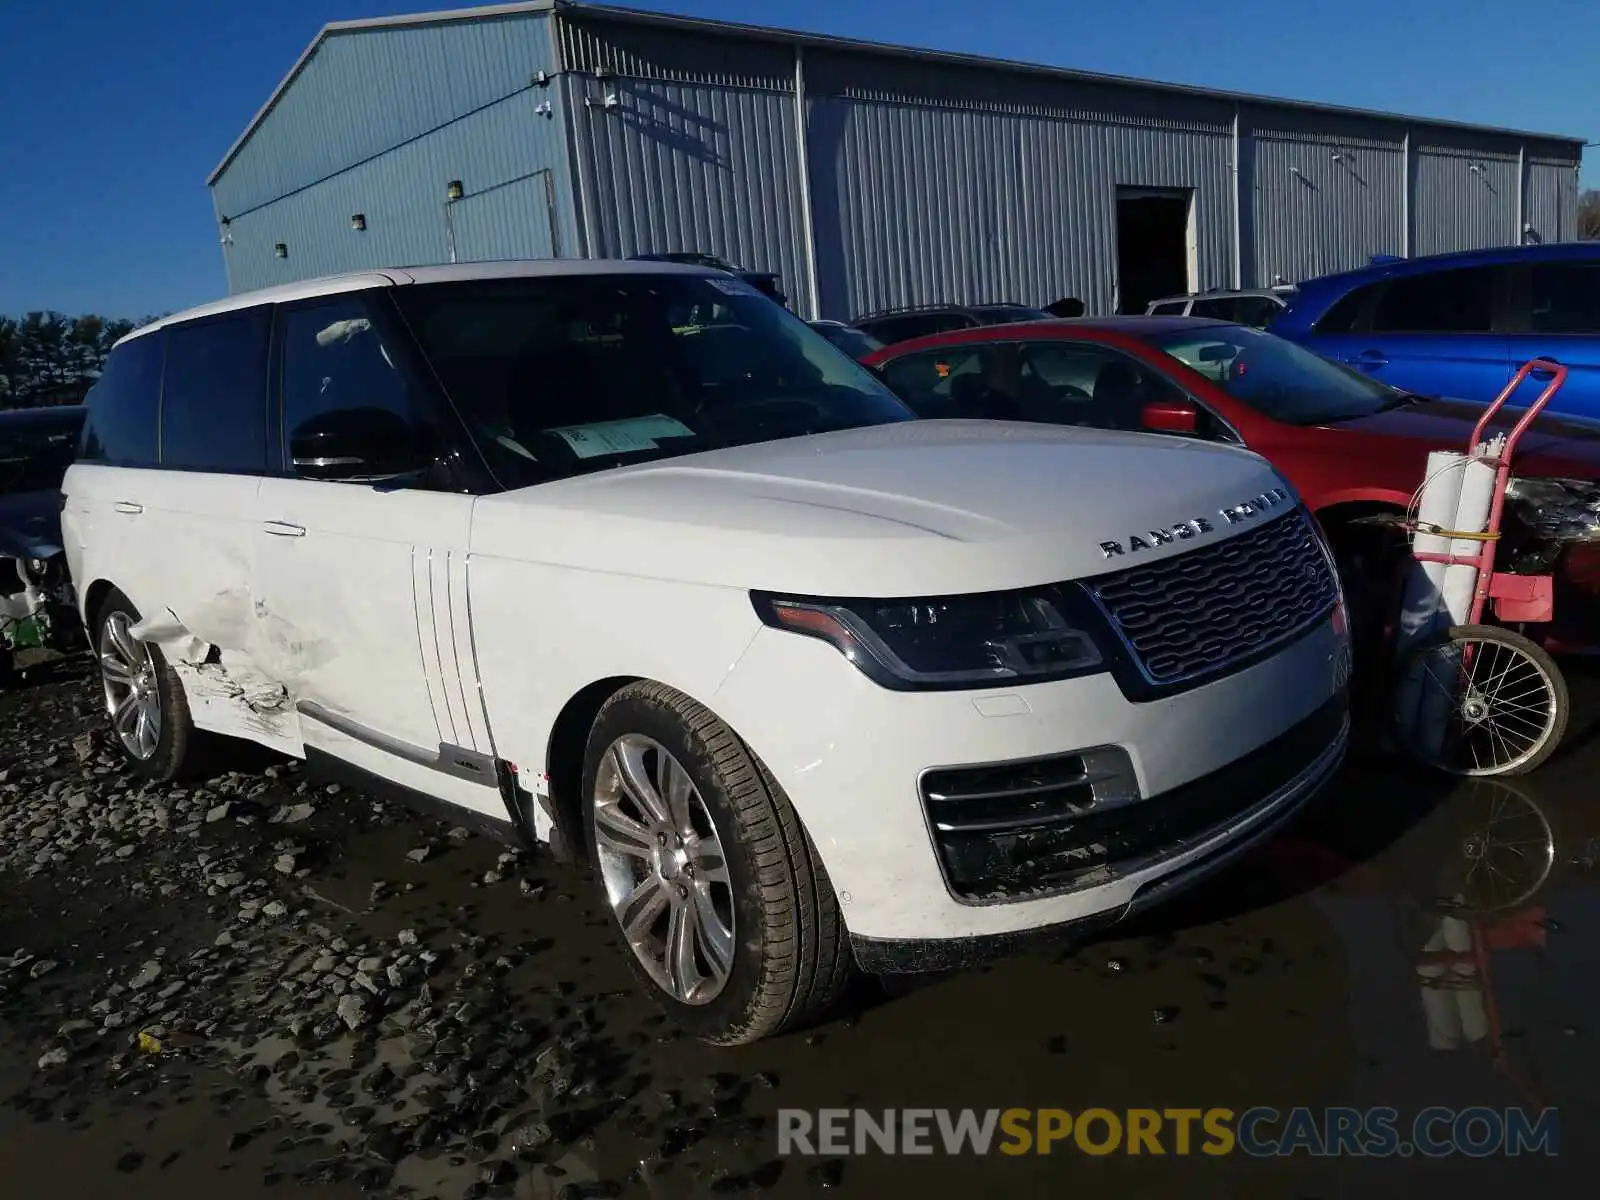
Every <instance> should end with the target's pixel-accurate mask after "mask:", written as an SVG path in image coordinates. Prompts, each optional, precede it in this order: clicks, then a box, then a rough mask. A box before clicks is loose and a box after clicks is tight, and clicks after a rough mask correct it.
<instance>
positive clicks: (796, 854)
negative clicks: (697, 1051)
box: [584, 683, 853, 1046]
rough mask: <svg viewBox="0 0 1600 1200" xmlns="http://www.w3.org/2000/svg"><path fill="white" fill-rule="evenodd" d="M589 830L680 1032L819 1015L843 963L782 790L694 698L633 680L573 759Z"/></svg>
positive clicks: (842, 978)
mask: <svg viewBox="0 0 1600 1200" xmlns="http://www.w3.org/2000/svg"><path fill="white" fill-rule="evenodd" d="M584 796H585V798H586V800H587V803H586V805H585V827H586V829H585V832H586V834H587V837H588V843H589V851H590V857H591V861H592V862H593V864H594V869H595V873H596V875H597V876H598V878H599V882H600V885H601V889H602V893H603V896H604V899H605V902H606V906H607V908H609V909H610V910H611V913H612V917H613V921H614V924H615V928H616V930H617V933H618V935H619V937H620V939H621V941H622V944H623V947H624V949H625V951H626V953H627V956H628V960H629V965H630V966H631V967H632V968H633V971H634V974H635V975H636V976H637V977H638V978H639V979H640V981H641V982H642V983H643V984H644V985H645V986H646V987H647V988H648V989H649V990H650V992H651V993H652V994H653V995H654V997H655V998H656V1000H657V1001H658V1002H659V1003H660V1004H661V1005H662V1006H663V1007H664V1008H665V1009H666V1010H667V1011H668V1012H669V1013H670V1014H671V1015H672V1016H673V1017H674V1018H675V1019H676V1020H677V1022H678V1023H679V1024H680V1025H681V1026H682V1027H683V1028H685V1029H686V1030H688V1031H689V1032H690V1033H692V1034H694V1035H695V1036H696V1037H699V1038H701V1039H702V1040H703V1041H706V1042H710V1043H712V1044H713V1045H724V1046H727V1045H739V1044H743V1043H747V1042H754V1041H757V1040H759V1039H761V1038H764V1037H767V1036H770V1035H772V1034H775V1033H778V1032H780V1031H782V1030H785V1029H790V1028H794V1027H795V1026H797V1025H801V1024H804V1023H806V1022H809V1021H811V1020H814V1019H815V1018H817V1017H818V1016H820V1015H822V1014H823V1013H824V1012H826V1011H827V1010H828V1009H829V1008H830V1007H832V1006H833V1004H834V1003H835V1002H836V1001H837V999H838V997H839V996H840V994H841V993H842V992H843V990H844V987H845V985H846V983H847V982H848V980H849V977H850V974H851V970H852V967H853V959H852V957H851V953H850V948H849V943H848V940H847V937H846V934H845V929H844V922H843V920H842V919H841V917H840V915H839V908H838V901H837V899H836V898H835V896H834V893H833V888H832V885H831V884H830V883H829V881H828V876H827V873H826V872H825V871H824V870H823V867H822V863H821V861H820V860H819V859H818V857H817V853H816V849H815V847H814V846H812V844H811V840H810V839H809V838H808V837H807V836H806V833H805V830H804V829H802V828H801V826H800V821H799V818H798V817H797V816H796V815H795V812H794V809H793V807H792V806H791V805H790V803H789V800H788V797H786V796H785V795H784V794H783V791H782V789H781V788H779V786H778V784H777V782H776V781H775V780H774V779H773V778H772V777H771V775H770V774H768V772H767V770H766V768H765V767H763V766H762V764H761V763H760V762H759V761H758V760H757V759H756V758H755V756H754V755H753V754H752V753H751V752H750V750H749V748H748V747H747V746H745V744H744V743H743V742H741V741H740V740H739V738H738V737H737V736H736V735H735V734H734V733H733V731H732V730H730V729H729V728H728V727H727V726H726V725H725V724H723V723H722V722H721V721H720V720H718V719H717V717H716V716H715V715H714V714H712V713H711V712H710V711H708V710H707V709H706V708H704V707H703V706H701V705H700V704H697V703H696V702H695V701H693V700H691V699H689V698H688V697H686V696H684V695H682V694H681V693H678V692H675V691H673V690H672V689H671V688H668V687H665V686H663V685H661V684H656V683H637V684H632V685H630V686H628V687H626V688H623V689H622V690H621V691H619V692H617V693H616V694H615V695H613V696H612V697H611V698H610V699H609V700H608V701H606V703H605V705H604V706H603V707H602V708H601V710H600V713H599V715H598V717H597V718H596V719H595V723H594V727H593V728H592V729H591V731H590V734H589V742H588V747H587V751H586V753H585V757H584Z"/></svg>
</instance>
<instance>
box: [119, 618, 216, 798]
mask: <svg viewBox="0 0 1600 1200" xmlns="http://www.w3.org/2000/svg"><path fill="white" fill-rule="evenodd" d="M139 619H140V618H139V610H138V609H136V608H134V606H133V602H132V601H130V600H129V599H128V598H127V597H126V596H124V595H123V594H122V593H121V592H118V591H112V592H111V593H110V594H109V595H107V596H106V598H105V602H104V603H103V604H101V606H100V611H99V612H98V613H96V614H95V619H94V648H95V654H96V657H97V659H98V664H99V669H100V689H101V694H102V695H103V696H104V698H105V707H106V717H107V718H108V719H109V720H110V722H111V732H112V735H113V736H114V737H115V738H116V740H117V743H118V745H120V746H121V747H122V752H123V755H124V756H125V757H126V758H127V760H128V763H129V765H130V766H132V767H133V769H134V770H135V771H138V772H139V773H140V774H141V775H145V776H148V777H149V778H151V779H162V780H171V779H177V778H179V777H181V776H183V775H185V774H188V773H190V772H191V770H192V769H193V767H194V766H195V765H196V763H197V761H198V759H199V752H200V750H201V749H202V747H203V742H204V735H202V734H200V733H199V732H198V731H197V730H196V729H195V727H194V723H193V721H191V720H190V719H189V701H188V697H187V696H186V695H185V694H184V691H183V683H182V681H181V680H179V678H178V676H177V674H176V673H175V672H174V671H173V670H172V668H171V667H169V666H168V665H167V661H166V659H165V658H163V657H162V655H161V650H160V648H159V647H157V646H155V645H152V644H151V643H149V642H144V641H140V640H139V639H138V638H136V637H135V636H134V635H133V629H134V627H135V626H137V625H138V623H139Z"/></svg>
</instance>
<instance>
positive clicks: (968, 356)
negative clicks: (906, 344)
mask: <svg viewBox="0 0 1600 1200" xmlns="http://www.w3.org/2000/svg"><path fill="white" fill-rule="evenodd" d="M992 356H993V351H992V348H991V347H990V346H989V345H988V344H987V343H980V344H976V345H970V346H951V347H948V348H946V349H941V350H924V351H922V352H921V353H920V354H908V355H906V356H905V357H904V358H897V359H895V360H894V361H893V362H890V363H888V364H886V365H885V366H884V368H883V377H884V380H885V381H886V382H887V383H888V385H889V387H890V388H891V389H892V390H893V391H894V393H895V394H896V395H897V396H899V397H900V398H901V399H902V400H904V401H905V402H906V404H907V406H908V407H910V409H911V411H912V412H914V413H916V414H917V416H919V417H923V418H925V419H928V420H939V419H941V418H943V419H950V418H955V417H986V416H989V415H990V414H989V413H987V412H985V411H984V404H983V397H984V395H985V393H986V391H987V387H988V384H987V380H988V376H989V373H990V372H989V360H990V358H991V357H992Z"/></svg>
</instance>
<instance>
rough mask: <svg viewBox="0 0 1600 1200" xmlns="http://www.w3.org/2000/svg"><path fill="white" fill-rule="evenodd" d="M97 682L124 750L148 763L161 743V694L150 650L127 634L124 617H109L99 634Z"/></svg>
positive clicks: (113, 615) (120, 614)
mask: <svg viewBox="0 0 1600 1200" xmlns="http://www.w3.org/2000/svg"><path fill="white" fill-rule="evenodd" d="M100 682H101V685H102V687H103V688H104V690H105V696H106V713H107V714H108V715H109V716H110V717H111V727H112V728H113V729H115V730H116V731H117V737H118V738H120V739H121V741H122V746H123V749H125V750H127V752H128V753H129V754H131V755H133V757H134V758H136V759H138V760H139V761H140V762H145V761H147V760H149V759H150V758H151V757H153V756H154V755H155V752H156V745H157V743H158V742H160V741H161V690H160V688H159V687H158V686H157V683H156V664H155V660H154V659H152V658H151V657H150V647H148V646H146V645H145V644H144V643H143V642H141V641H139V640H138V639H137V638H135V637H134V636H133V634H132V632H130V630H129V625H128V615H127V614H126V613H121V612H114V613H112V614H111V615H110V616H109V617H108V618H106V623H105V626H104V627H103V628H102V629H101V630H100Z"/></svg>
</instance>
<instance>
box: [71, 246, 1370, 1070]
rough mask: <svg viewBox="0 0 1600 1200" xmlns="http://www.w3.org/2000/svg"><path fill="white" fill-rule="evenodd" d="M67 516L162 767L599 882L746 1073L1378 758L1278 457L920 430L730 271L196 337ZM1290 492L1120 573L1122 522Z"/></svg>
mask: <svg viewBox="0 0 1600 1200" xmlns="http://www.w3.org/2000/svg"><path fill="white" fill-rule="evenodd" d="M64 492H65V498H64V511H63V514H62V521H63V530H64V541H65V546H66V552H67V555H68V559H69V561H70V565H71V570H72V577H73V579H74V581H75V583H76V587H77V600H78V603H79V605H80V607H81V613H82V617H83V619H84V621H85V623H86V627H87V628H88V630H89V631H90V633H91V637H92V639H93V644H94V648H95V652H96V654H97V656H98V662H99V668H100V672H101V683H102V689H103V693H104V702H105V709H106V713H107V717H108V719H109V722H110V725H111V728H112V730H113V731H114V734H115V737H116V740H117V742H118V743H119V744H120V746H121V747H122V748H123V750H124V751H125V752H126V756H127V759H128V761H129V762H130V764H131V765H132V767H133V768H135V769H136V770H138V771H140V772H142V773H144V774H145V775H147V776H149V777H152V778H155V779H172V778H176V777H178V776H179V775H181V774H183V773H186V772H190V771H195V770H198V769H199V765H200V764H201V763H202V762H203V761H205V760H204V758H203V756H202V752H203V751H205V750H206V749H207V747H206V743H207V742H211V743H213V744H215V743H216V741H217V739H219V738H225V737H232V738H244V739H249V740H251V741H254V742H257V743H260V744H262V745H265V746H268V747H271V748H273V749H275V750H278V751H280V752H282V753H284V754H287V755H291V756H294V757H298V758H304V759H305V760H307V762H308V765H310V766H312V767H315V768H316V769H317V770H318V771H321V772H324V773H327V774H330V775H333V776H335V777H340V778H344V779H346V780H349V781H353V782H356V783H359V784H362V785H364V786H366V787H369V788H371V789H373V790H374V791H380V792H389V793H393V794H396V795H398V796H400V797H402V798H406V799H410V800H413V801H419V802H421V801H426V802H428V803H431V804H435V805H437V804H440V803H443V804H446V805H449V806H452V807H453V808H455V809H457V810H460V811H462V812H464V813H466V814H467V815H469V816H470V817H472V818H473V819H474V820H476V821H477V822H478V824H480V825H482V826H484V827H486V828H490V829H492V830H494V831H496V832H498V833H502V834H504V835H507V836H515V837H521V838H523V839H527V840H529V841H531V842H533V843H535V844H537V845H539V846H542V847H544V848H546V849H548V850H550V851H551V852H553V853H554V854H556V855H557V856H564V857H567V858H571V859H577V860H582V861H584V862H586V863H587V864H588V865H589V866H590V867H591V868H592V870H593V874H594V877H595V880H596V882H597V885H598V887H599V889H600V891H601V893H602V895H603V898H604V901H605V904H606V907H607V909H608V910H609V912H610V913H611V914H612V916H613V918H614V920H613V926H614V931H615V934H616V937H617V939H618V941H619V942H620V944H621V947H622V949H623V952H624V953H625V954H626V956H627V959H628V961H629V963H630V965H631V966H632V968H633V969H634V970H635V972H636V974H637V976H638V978H639V979H640V981H641V982H642V984H643V985H644V986H645V987H647V988H648V989H649V990H650V991H651V992H653V993H654V995H655V996H656V997H657V999H658V1000H659V1001H660V1002H661V1003H662V1004H663V1005H664V1006H665V1008H666V1009H667V1010H668V1011H669V1012H670V1013H671V1014H672V1016H673V1017H674V1018H675V1019H676V1020H677V1021H678V1022H679V1023H680V1024H681V1025H682V1026H683V1027H684V1028H686V1029H688V1030H689V1031H691V1032H692V1033H693V1034H695V1035H697V1036H699V1037H702V1038H704V1039H706V1040H708V1041H711V1042H715V1043H722V1044H730V1043H739V1042H747V1041H752V1040H755V1039H757V1038H760V1037H763V1036H766V1035H769V1034H772V1033H775V1032H777V1031H779V1030H783V1029H786V1028H790V1027H793V1026H795V1025H797V1024H800V1023H803V1022H805V1021H807V1020H810V1019H813V1018H815V1017H816V1016H817V1015H818V1014H819V1013H821V1012H823V1011H824V1010H826V1009H827V1008H828V1007H829V1006H830V1005H831V1004H832V1003H833V1002H834V1001H835V1000H836V998H838V997H839V996H840V994H841V991H842V989H843V987H844V985H845V983H846V981H847V979H848V978H849V977H850V975H851V973H852V972H853V971H854V970H856V969H858V968H866V969H868V970H873V971H909V970H922V969H926V968H930V967H941V968H942V967H948V966H951V965H955V964H958V963H962V962H966V961H971V960H974V959H976V958H978V957H981V956H983V955H987V954H990V953H994V952H996V951H998V950H1004V949H1005V948H1007V947H1009V946H1011V945H1013V944H1014V943H1015V942H1016V940H1017V939H1018V938H1020V937H1022V936H1024V935H1034V934H1039V933H1054V934H1060V933H1078V932H1081V931H1083V930H1088V929H1094V928H1097V927H1099V926H1101V925H1104V924H1107V923H1110V922H1113V921H1115V920H1117V919H1119V918H1121V917H1122V916H1124V915H1125V914H1128V913H1130V912H1133V911H1136V910H1139V909H1142V908H1145V907H1146V906H1148V905H1151V904H1153V903H1155V902H1157V901H1159V900H1161V899H1163V898H1164V897H1167V896H1170V895H1172V894H1174V893H1175V892H1177V891H1178V890H1179V889H1180V888H1182V887H1184V886H1187V885H1189V884H1191V883H1193V882H1194V881H1196V880H1198V879H1200V878H1201V877H1203V876H1204V875H1206V874H1207V873H1208V872H1211V871H1213V870H1215V869H1216V868H1218V867H1219V866H1220V865H1222V864H1223V863H1225V862H1227V861H1228V860H1229V859H1230V858H1232V857H1233V856H1235V855H1237V854H1238V853H1240V852H1241V851H1242V850H1243V849H1244V848H1245V847H1247V846H1249V845H1251V844H1253V843H1254V842H1256V841H1258V840H1259V839H1261V838H1262V837H1264V836H1266V835H1267V834H1268V833H1269V832H1270V831H1271V830H1273V829H1274V828H1276V827H1277V826H1279V825H1280V824H1281V823H1282V822H1283V821H1284V820H1286V819H1287V818H1288V816H1289V815H1290V814H1291V813H1293V812H1294V811H1295V810H1296V809H1297V808H1298V807H1299V806H1300V805H1301V804H1302V803H1303V801H1304V800H1305V799H1306V798H1307V797H1308V796H1309V795H1310V794H1311V793H1312V792H1313V791H1314V790H1315V789H1316V788H1317V787H1318V786H1319V785H1320V784H1321V783H1322V782H1323V781H1324V780H1325V779H1327V778H1328V776H1329V775H1330V774H1331V772H1332V771H1333V770H1334V769H1335V767H1336V766H1337V764H1338V762H1339V760H1340V758H1341V756H1342V754H1343V750H1344V745H1345V738H1346V716H1345V699H1344V695H1343V691H1342V686H1343V667H1342V666H1341V663H1342V662H1343V661H1344V656H1345V654H1346V645H1347V640H1346V637H1345V633H1344V630H1343V608H1342V598H1341V595H1340V592H1339V586H1338V583H1337V581H1336V578H1335V576H1334V573H1333V571H1332V570H1331V568H1330V566H1329V560H1328V556H1327V553H1326V548H1325V546H1324V544H1323V542H1322V540H1321V536H1320V535H1319V534H1318V532H1317V531H1316V528H1315V526H1314V525H1313V523H1312V522H1311V521H1310V520H1309V519H1308V518H1307V516H1306V513H1305V512H1304V511H1303V509H1302V508H1301V507H1300V506H1299V504H1298V503H1297V502H1296V500H1295V498H1294V497H1293V495H1292V494H1291V493H1290V492H1289V491H1288V490H1287V489H1286V488H1285V487H1284V485H1283V482H1282V480H1281V479H1280V478H1279V476H1277V475H1276V474H1275V473H1274V471H1273V470H1272V469H1271V467H1269V466H1268V465H1267V464H1266V462H1265V461H1264V460H1263V459H1261V458H1259V457H1257V456H1256V455H1254V454H1251V453H1249V452H1246V451H1242V450H1239V449H1237V448H1234V447H1228V446H1220V445H1207V444H1202V443H1198V442H1194V441H1185V440H1181V439H1177V438H1162V437H1150V436H1147V435H1144V434H1127V433H1105V432H1098V431H1085V430H1068V429H1060V428H1050V427H1045V426H1027V425H1015V424H1005V423H997V422H985V421H921V420H917V419H915V418H914V417H913V414H912V413H911V411H910V410H909V409H907V408H906V407H905V406H904V405H902V403H901V402H900V401H899V400H898V399H896V398H895V397H894V396H893V395H892V394H890V392H888V391H887V390H886V388H885V387H884V386H883V385H882V384H881V383H880V382H879V381H878V380H877V379H876V378H875V377H874V376H873V375H872V373H871V372H869V371H868V370H866V369H865V368H863V367H861V366H859V365H858V364H857V363H855V362H854V361H852V360H851V359H850V358H849V357H848V356H847V355H845V354H843V353H841V352H840V351H839V350H837V349H836V348H835V347H833V346H832V345H830V344H829V343H828V342H827V341H826V340H825V339H824V338H822V337H821V336H820V335H818V334H817V333H816V332H814V331H813V330H811V329H809V328H808V327H807V326H806V325H805V324H804V322H802V321H801V320H799V319H798V318H797V317H795V316H794V315H793V314H791V313H789V312H787V311H785V310H784V309H782V308H780V307H779V306H777V305H775V304H772V303H770V302H769V301H768V300H767V299H766V298H764V297H763V296H761V295H760V294H759V293H758V292H756V291H755V289H753V288H752V287H751V286H750V285H749V284H748V283H745V282H744V281H742V280H740V279H737V278H735V277H731V276H729V275H727V274H726V273H721V272H715V271H709V270H706V269H703V268H696V267H692V266H684V265H677V264H670V263H647V262H630V263H601V262H580V261H558V262H542V263H510V264H507V263H499V264H476V265H462V266H451V267H429V268H417V269H410V270H385V271H381V272H371V273H366V274H358V275H350V276H343V277H339V278H336V279H329V280H322V281H317V282H312V283H305V284H297V285H291V286H287V287H282V288H278V289H273V290H270V291H265V292H258V293H254V294H249V295H241V296H235V297H232V298H230V299H228V300H224V301H221V302H219V303H215V304H212V305H209V306H206V307H203V308H200V309H196V310H193V311H190V312H186V313H181V314H178V315H176V316H174V317H170V318H167V319H164V320H162V321H160V322H158V323H156V324H154V325H151V326H149V327H147V328H144V329H141V330H139V331H137V332H135V333H134V334H132V335H130V336H129V337H128V338H126V339H124V340H123V341H122V342H121V343H120V344H119V345H118V346H117V347H116V349H115V350H114V352H113V353H112V355H111V360H110V364H109V366H108V368H107V370H106V373H105V377H104V379H103V380H102V381H101V382H100V383H99V384H98V386H97V387H96V388H95V389H94V391H93V393H92V394H91V396H90V398H89V401H88V418H87V421H86V423H85V427H84V433H83V440H82V445H81V447H80V452H79V460H78V462H77V463H76V464H75V465H74V466H73V467H72V468H71V469H70V471H69V472H68V474H67V478H66V481H65V484H64ZM1263 495H1273V496H1278V495H1281V496H1282V497H1283V499H1282V502H1281V503H1278V504H1277V505H1275V506H1272V507H1271V509H1270V511H1265V512H1262V513H1261V514H1259V516H1258V517H1257V518H1256V519H1255V520H1252V521H1249V522H1245V523H1242V524H1240V525H1237V526H1234V525H1228V524H1227V523H1225V522H1223V521H1222V520H1221V519H1212V520H1209V525H1210V526H1212V528H1209V529H1207V530H1206V531H1205V532H1206V533H1207V536H1206V537H1203V538H1202V537H1193V538H1181V537H1178V536H1174V538H1173V539H1172V540H1171V541H1162V540H1161V539H1159V538H1155V539H1152V542H1151V544H1150V545H1149V546H1148V548H1147V549H1145V550H1144V551H1142V552H1141V553H1140V554H1139V555H1138V557H1137V560H1136V561H1128V560H1127V559H1126V558H1122V559H1119V560H1118V561H1115V562H1108V561H1106V558H1105V553H1104V544H1103V543H1102V540H1101V539H1102V536H1103V531H1104V530H1105V529H1106V527H1107V526H1110V527H1112V528H1120V529H1124V530H1135V531H1137V530H1147V529H1152V528H1154V529H1164V528H1171V527H1172V524H1173V522H1174V521H1175V520H1180V519H1183V517H1182V515H1183V514H1185V513H1201V514H1205V513H1216V512H1219V511H1222V510H1225V509H1229V508H1231V507H1234V506H1237V505H1238V504H1239V503H1240V500H1241V498H1243V497H1254V496H1263ZM1241 590H1242V591H1243V592H1244V593H1245V594H1248V595H1249V596H1250V598H1251V602H1250V603H1249V604H1247V605H1241V604H1239V603H1238V602H1237V598H1238V596H1239V595H1240V594H1241Z"/></svg>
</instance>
